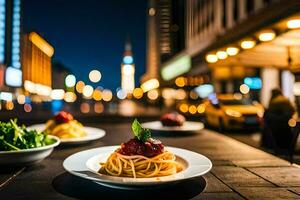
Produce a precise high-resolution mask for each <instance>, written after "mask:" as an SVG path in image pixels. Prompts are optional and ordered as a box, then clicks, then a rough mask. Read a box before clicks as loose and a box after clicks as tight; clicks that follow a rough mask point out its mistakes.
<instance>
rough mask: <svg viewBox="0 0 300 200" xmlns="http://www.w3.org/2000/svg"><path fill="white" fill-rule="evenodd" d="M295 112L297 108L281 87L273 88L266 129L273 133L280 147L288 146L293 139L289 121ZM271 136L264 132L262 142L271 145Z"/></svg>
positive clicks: (265, 122)
mask: <svg viewBox="0 0 300 200" xmlns="http://www.w3.org/2000/svg"><path fill="white" fill-rule="evenodd" d="M294 113H295V108H294V106H293V105H292V103H291V102H290V100H289V99H288V98H286V97H285V96H283V94H282V92H281V90H280V89H273V90H272V93H271V99H270V103H269V107H268V109H266V111H265V115H264V126H265V127H264V131H268V130H269V131H271V134H272V136H273V138H274V140H275V142H276V145H277V147H279V148H284V149H286V148H288V147H289V145H290V144H291V140H292V132H291V127H290V126H289V124H288V121H289V120H290V119H291V118H292V116H293V115H294ZM270 140H271V138H270V137H268V134H266V132H265V133H263V138H262V144H263V145H264V146H268V147H270V146H271V145H270V142H271V141H270Z"/></svg>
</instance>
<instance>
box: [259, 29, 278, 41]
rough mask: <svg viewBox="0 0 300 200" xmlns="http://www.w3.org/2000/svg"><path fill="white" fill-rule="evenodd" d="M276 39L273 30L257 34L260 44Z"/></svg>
mask: <svg viewBox="0 0 300 200" xmlns="http://www.w3.org/2000/svg"><path fill="white" fill-rule="evenodd" d="M275 37H276V34H275V32H274V31H273V30H267V31H263V32H261V33H260V34H259V36H258V39H259V40H260V41H262V42H267V41H271V40H273V39H274V38H275Z"/></svg>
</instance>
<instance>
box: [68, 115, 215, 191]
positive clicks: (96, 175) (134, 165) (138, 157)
mask: <svg viewBox="0 0 300 200" xmlns="http://www.w3.org/2000/svg"><path fill="white" fill-rule="evenodd" d="M132 130H133V133H134V135H135V136H134V138H133V139H130V140H129V141H127V142H124V143H122V144H121V145H117V146H105V147H100V148H95V149H90V150H86V151H82V152H78V153H76V154H73V155H71V156H70V157H68V158H66V159H65V161H64V163H63V166H64V168H65V169H66V170H67V171H68V172H70V173H71V174H73V175H76V176H79V177H82V178H85V179H89V180H92V181H95V182H97V183H99V184H102V185H106V186H109V187H113V188H121V189H132V188H140V187H145V186H154V185H161V184H167V183H174V182H178V181H183V180H187V179H191V178H195V177H198V176H202V175H204V174H205V173H207V172H208V171H210V169H211V167H212V163H211V161H210V160H209V159H208V158H206V157H205V156H203V155H201V154H198V153H195V152H192V151H189V150H186V149H180V148H175V147H165V146H164V145H163V144H162V142H161V141H159V140H157V139H153V138H152V137H151V132H150V130H149V129H145V128H143V127H142V126H141V124H140V123H139V122H138V121H137V120H135V121H134V122H133V124H132Z"/></svg>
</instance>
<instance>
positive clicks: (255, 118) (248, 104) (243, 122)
mask: <svg viewBox="0 0 300 200" xmlns="http://www.w3.org/2000/svg"><path fill="white" fill-rule="evenodd" d="M263 114H264V108H263V106H262V105H261V104H259V103H257V102H252V101H251V100H250V99H248V98H243V97H242V95H240V94H235V95H232V94H223V95H216V94H212V95H210V96H209V98H208V100H207V103H206V107H205V118H206V122H207V124H208V125H210V126H212V127H216V128H219V129H220V130H224V129H226V130H228V129H230V130H239V129H246V128H259V125H260V122H261V119H262V117H263Z"/></svg>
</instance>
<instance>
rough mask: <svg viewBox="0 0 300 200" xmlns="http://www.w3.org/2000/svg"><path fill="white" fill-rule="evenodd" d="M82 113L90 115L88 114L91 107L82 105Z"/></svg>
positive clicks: (86, 104)
mask: <svg viewBox="0 0 300 200" xmlns="http://www.w3.org/2000/svg"><path fill="white" fill-rule="evenodd" d="M80 111H81V112H82V113H88V112H90V105H89V104H88V103H82V104H81V105H80Z"/></svg>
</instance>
